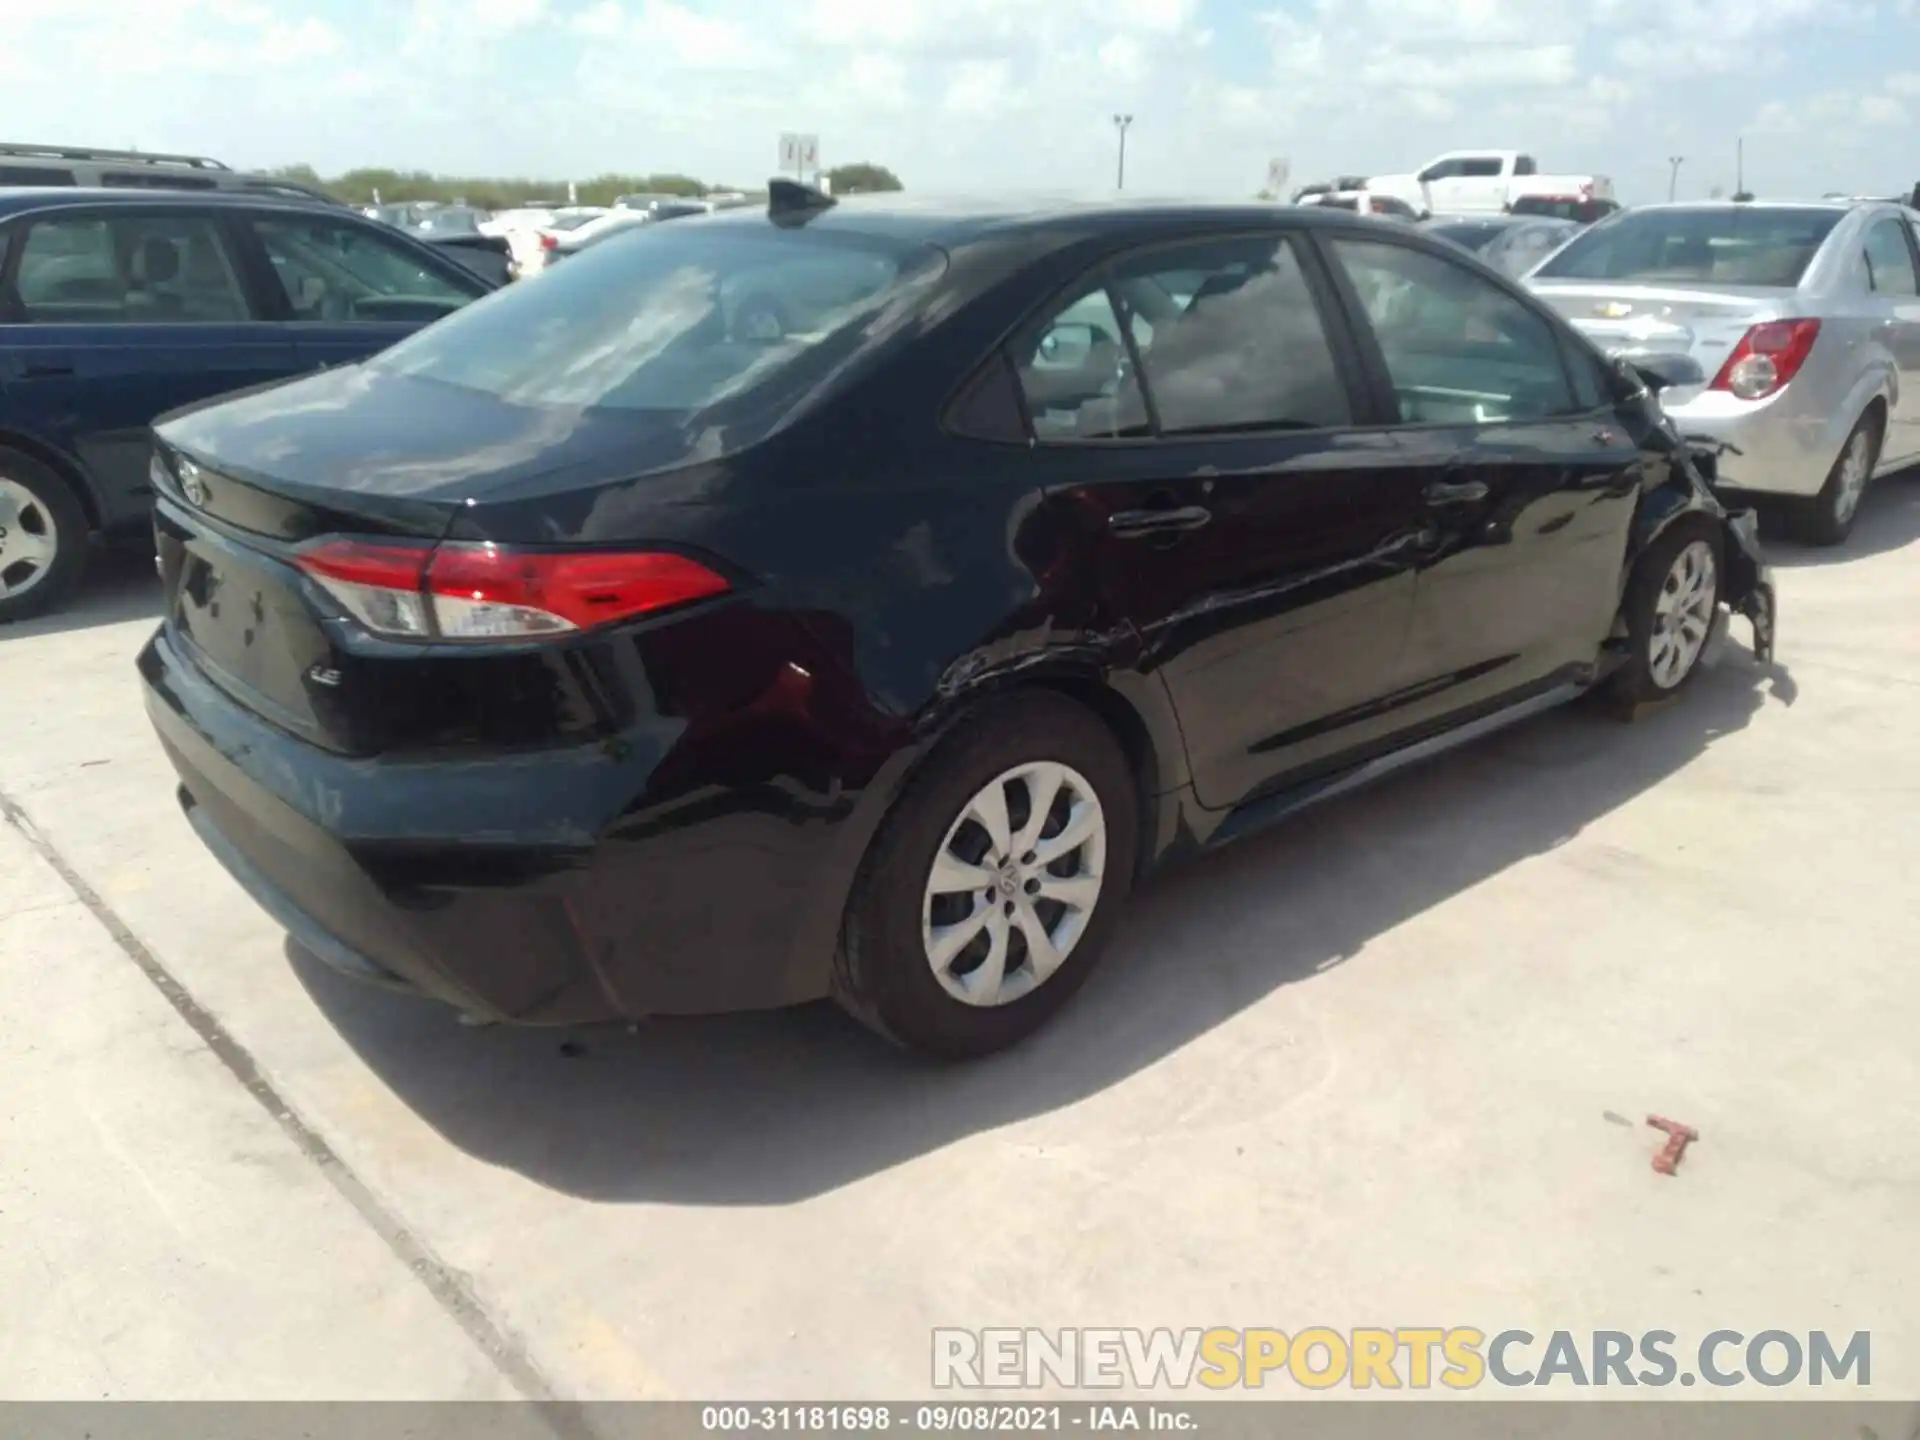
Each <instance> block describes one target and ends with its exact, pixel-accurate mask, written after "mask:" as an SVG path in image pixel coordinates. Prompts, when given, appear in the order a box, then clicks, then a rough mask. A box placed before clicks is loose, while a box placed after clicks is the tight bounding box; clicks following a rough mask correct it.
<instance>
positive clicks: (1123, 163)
mask: <svg viewBox="0 0 1920 1440" xmlns="http://www.w3.org/2000/svg"><path fill="white" fill-rule="evenodd" d="M1131 124H1133V116H1131V115H1116V116H1114V117H1113V128H1114V129H1116V130H1118V131H1119V132H1120V170H1119V173H1118V174H1117V175H1116V176H1115V177H1114V182H1113V188H1114V189H1116V190H1124V189H1126V188H1127V127H1128V126H1129V125H1131Z"/></svg>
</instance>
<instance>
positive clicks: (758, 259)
mask: <svg viewBox="0 0 1920 1440" xmlns="http://www.w3.org/2000/svg"><path fill="white" fill-rule="evenodd" d="M945 263H946V259H945V256H944V255H943V254H942V252H940V251H939V250H936V249H934V248H933V247H931V246H928V245H920V244H915V243H910V242H902V241H898V240H893V239H889V238H885V237H879V236H870V235H855V234H849V233H847V232H845V231H828V232H817V231H811V230H802V229H791V230H780V229H774V228H772V227H770V226H769V227H764V228H763V227H758V226H748V225H733V224H726V225H719V226H716V225H711V224H702V223H700V222H699V221H692V222H687V223H684V224H681V225H663V226H659V227H658V228H656V227H655V226H652V225H638V226H635V227H633V228H632V230H631V231H630V232H627V233H623V234H621V235H620V236H619V237H618V239H617V242H616V243H613V244H607V245H594V246H591V247H589V248H587V249H584V250H582V251H581V252H580V254H579V255H578V256H577V257H575V258H574V259H573V260H571V261H569V262H568V263H567V264H565V265H562V266H560V267H558V268H557V269H555V270H554V271H553V272H552V273H551V274H548V275H543V276H542V277H541V278H540V280H539V282H538V283H527V284H522V285H514V286H510V287H508V288H507V289H505V290H503V291H500V292H498V293H496V294H494V295H492V296H490V297H488V298H487V299H486V300H484V301H481V302H480V303H479V304H477V305H473V306H471V307H469V308H467V309H465V310H462V311H460V312H458V313H457V314H454V315H452V316H449V317H448V318H447V320H446V321H444V322H442V323H440V324H436V325H432V326H429V327H428V328H427V329H425V330H422V331H420V332H418V333H417V334H415V335H413V336H411V337H410V338H408V339H406V340H402V341H401V342H400V343H399V344H397V345H395V346H394V347H393V348H391V349H389V350H387V351H385V352H384V353H383V354H382V355H380V356H379V357H378V358H377V359H375V360H374V361H372V362H371V363H372V364H373V365H374V366H375V367H376V368H378V369H380V370H383V371H388V372H391V373H393V374H398V375H409V376H415V377H418V378H421V379H427V380H438V381H442V382H444V383H446V384H449V385H458V386H461V387H463V388H466V389H470V390H479V391H482V392H484V393H486V394H490V395H496V396H498V397H499V398H500V399H502V400H506V401H509V402H511V403H514V404H521V405H558V406H576V407H581V408H589V407H596V406H607V407H611V408H614V409H621V410H645V411H682V412H684V411H694V410H701V409H705V408H706V407H708V406H711V405H713V404H716V403H718V402H719V401H721V400H724V399H726V398H728V397H730V396H733V395H737V394H741V393H744V392H746V391H748V390H751V389H753V388H754V387H756V386H758V385H760V384H762V383H764V382H765V381H767V380H768V379H770V378H771V377H772V376H773V375H775V374H776V373H778V372H780V371H782V370H784V369H785V368H786V367H787V366H789V365H793V364H798V363H800V362H802V361H803V360H804V359H805V357H806V356H807V355H808V353H809V352H811V351H813V350H814V349H816V348H817V347H819V346H821V345H822V344H823V343H824V342H826V341H827V340H829V339H831V338H833V337H835V336H837V335H839V334H841V333H842V332H844V331H846V330H848V329H849V328H850V327H853V326H855V325H858V324H860V323H862V322H864V321H867V320H870V319H872V318H873V317H874V316H875V315H876V314H877V313H878V312H880V311H881V310H882V309H883V308H885V307H886V306H888V305H889V304H891V303H894V302H895V301H898V300H901V299H903V298H904V297H905V295H906V292H907V291H909V290H910V289H912V288H914V287H916V286H917V285H918V284H919V283H920V282H923V281H924V280H926V279H928V278H930V277H932V276H934V275H937V274H939V272H940V271H941V270H942V269H943V268H944V267H945Z"/></svg>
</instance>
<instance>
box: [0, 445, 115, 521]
mask: <svg viewBox="0 0 1920 1440" xmlns="http://www.w3.org/2000/svg"><path fill="white" fill-rule="evenodd" d="M0 450H18V451H19V452H20V453H21V454H22V455H25V456H27V457H28V458H29V459H33V460H38V461H39V462H40V463H41V464H42V465H44V466H46V467H47V469H49V470H51V471H52V472H53V473H54V474H55V475H58V476H59V477H60V479H61V480H62V481H63V482H65V484H66V487H67V488H68V489H69V490H71V491H72V492H73V498H74V499H75V500H76V501H78V502H79V504H80V510H81V513H82V514H84V515H85V516H86V517H87V524H88V526H90V527H91V528H92V529H95V530H98V529H99V528H100V507H99V505H98V504H97V503H96V502H95V501H94V498H93V487H92V486H90V485H88V484H87V482H86V480H85V479H84V478H83V477H82V476H81V474H80V472H79V471H78V470H76V469H75V468H74V466H73V462H72V461H70V460H68V459H67V457H66V456H64V455H62V454H61V453H60V452H59V451H58V450H55V449H54V448H53V447H51V446H49V445H42V444H41V443H40V442H39V441H38V440H34V439H31V438H29V437H28V436H25V435H21V434H19V433H17V432H16V431H12V430H0Z"/></svg>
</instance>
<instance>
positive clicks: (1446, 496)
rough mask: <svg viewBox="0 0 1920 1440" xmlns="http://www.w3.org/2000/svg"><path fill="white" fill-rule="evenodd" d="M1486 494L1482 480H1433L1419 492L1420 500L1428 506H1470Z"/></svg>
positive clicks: (1482, 498) (1485, 485)
mask: <svg viewBox="0 0 1920 1440" xmlns="http://www.w3.org/2000/svg"><path fill="white" fill-rule="evenodd" d="M1488 494H1489V491H1488V490H1487V482H1486V481H1484V480H1458V481H1449V480H1435V481H1434V482H1433V483H1432V484H1430V485H1428V486H1427V488H1426V489H1424V490H1422V491H1421V492H1420V498H1421V499H1423V500H1425V501H1426V502H1427V504H1429V505H1471V504H1473V503H1474V502H1476V501H1479V500H1484V499H1486V498H1487V495H1488Z"/></svg>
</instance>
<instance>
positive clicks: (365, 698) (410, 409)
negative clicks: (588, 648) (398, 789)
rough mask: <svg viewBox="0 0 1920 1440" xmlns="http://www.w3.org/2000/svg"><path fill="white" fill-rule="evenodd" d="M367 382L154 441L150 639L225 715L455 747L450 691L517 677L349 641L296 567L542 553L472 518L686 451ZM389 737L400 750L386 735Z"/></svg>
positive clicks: (414, 650) (645, 434) (349, 371)
mask: <svg viewBox="0 0 1920 1440" xmlns="http://www.w3.org/2000/svg"><path fill="white" fill-rule="evenodd" d="M371 378H372V377H371V376H370V375H369V373H368V372H366V371H365V370H364V368H363V367H344V368H342V369H340V370H335V371H329V372H326V373H324V374H322V375H318V376H315V377H313V378H311V379H308V380H305V381H300V382H296V383H295V384H292V385H280V386H275V387H273V388H271V389H270V390H261V391H258V392H251V393H247V394H243V395H241V396H238V397H228V398H226V399H225V400H223V401H219V402H214V403H211V404H208V405H204V406H199V407H193V408H190V409H187V410H182V411H177V412H175V413H173V414H171V415H168V416H165V417H163V418H162V419H161V420H160V421H159V422H157V423H156V425H155V427H154V430H155V436H156V442H157V443H156V462H155V465H154V467H153V468H154V473H153V476H152V480H153V484H154V486H155V489H156V491H157V493H158V497H159V504H158V505H157V506H156V509H155V522H154V528H155V542H156V547H157V552H158V557H159V568H160V573H161V578H162V581H163V584H164V588H165V605H166V623H167V624H168V626H169V627H170V628H171V630H172V632H173V633H174V635H175V636H176V637H177V638H178V639H180V640H181V641H182V642H184V648H185V649H186V651H187V653H188V654H189V655H191V656H192V658H193V659H194V661H195V662H196V664H198V666H199V667H200V669H201V670H202V671H203V672H204V673H205V674H206V675H207V676H208V677H209V678H210V679H211V680H213V681H214V682H215V683H216V684H218V685H219V686H220V687H221V688H222V689H224V690H225V691H226V692H227V693H228V694H229V695H230V696H231V697H232V698H233V699H234V700H236V701H237V702H238V703H240V704H241V705H243V706H245V707H246V708H248V709H250V710H252V711H254V712H255V713H256V714H259V715H262V716H264V717H265V718H267V719H268V720H270V721H272V722H273V723H275V724H276V725H278V726H280V727H281V728H282V729H285V730H288V731H290V732H292V733H294V734H296V735H299V736H300V737H301V738H303V739H306V740H308V741H310V742H311V743H314V744H317V745H320V746H323V747H325V748H327V749H331V750H335V751H338V752H342V753H352V754H359V753H373V752H376V751H378V750H381V749H383V748H387V747H388V746H390V745H392V744H395V743H400V742H401V741H408V742H413V743H421V742H424V741H428V740H431V739H432V738H433V737H434V736H435V734H436V733H448V734H450V733H452V731H454V730H458V729H459V727H460V724H461V723H462V722H461V714H462V713H463V712H464V713H465V714H466V715H468V716H471V714H473V713H474V711H475V710H476V709H478V708H480V697H478V696H466V695H464V694H463V691H462V686H463V684H464V683H465V681H464V680H463V678H462V677H463V676H467V675H468V674H469V672H472V674H471V678H472V679H473V680H474V682H475V683H476V684H477V683H481V681H482V680H483V679H484V677H482V676H480V675H479V674H478V671H477V670H476V669H475V667H476V666H479V665H485V664H488V663H508V664H512V663H516V662H490V661H488V660H485V659H483V658H481V657H480V656H478V655H475V656H473V658H471V659H469V658H466V657H465V656H458V655H454V656H449V655H446V654H445V653H444V648H443V649H442V651H441V653H440V654H438V655H436V656H435V657H434V660H433V663H432V665H431V667H423V665H422V663H421V662H422V660H423V658H424V657H423V656H422V655H421V653H420V650H419V647H411V648H409V649H408V650H407V651H405V652H399V651H397V650H396V648H395V647H393V646H391V645H389V646H384V647H383V646H380V645H368V644H365V643H348V640H349V631H350V627H348V626H346V625H345V624H344V622H342V621H341V620H340V618H339V617H341V616H342V615H344V613H345V612H344V611H343V610H342V609H341V607H340V605H339V603H338V601H337V600H335V599H334V598H333V597H332V596H330V595H328V594H327V593H326V591H325V590H324V589H323V588H322V587H320V586H319V585H318V584H317V583H315V582H314V581H313V580H311V579H309V578H308V577H307V576H305V575H303V574H302V573H301V572H300V571H299V570H298V569H297V568H296V566H295V564H294V560H295V556H296V554H297V552H298V551H299V549H300V548H301V547H302V546H303V545H304V544H306V543H307V542H309V541H312V540H315V539H317V538H319V537H321V536H327V535H352V536H372V537H381V538H386V539H392V540H411V541H415V542H419V543H424V544H429V545H430V544H433V543H436V542H438V541H440V540H442V539H444V538H446V537H447V535H448V532H449V530H450V529H451V528H453V527H454V526H455V524H456V522H457V523H458V524H459V526H460V531H461V534H462V535H463V536H465V537H467V538H486V539H498V540H540V539H547V538H550V537H547V536H543V535H519V534H497V533H489V518H488V517H489V516H490V515H499V514H501V513H503V512H502V510H501V509H499V508H491V509H490V507H489V506H488V504H487V503H486V502H488V501H489V500H492V499H503V500H508V501H512V500H515V499H520V498H524V497H526V496H529V495H532V494H537V493H538V492H539V491H541V490H543V489H545V488H546V487H548V486H554V485H564V484H566V483H568V480H567V477H568V476H569V475H570V474H572V473H573V472H576V471H579V470H581V469H583V468H584V469H588V470H590V471H591V472H592V474H593V475H594V476H596V477H605V476H608V475H610V474H612V475H618V474H629V475H630V474H634V473H637V472H643V471H645V470H646V469H649V468H654V467H658V466H663V465H671V464H673V463H674V462H676V461H683V460H685V459H687V458H688V454H689V448H690V441H689V439H688V437H687V433H686V431H685V429H684V428H683V427H681V426H679V425H675V424H671V423H668V422H666V421H664V420H659V419H652V418H649V417H647V416H645V415H643V414H637V413H629V414H623V415H605V414H602V415H595V414H594V413H592V412H587V411H579V410H571V409H562V408H558V407H549V408H545V409H530V408H525V407H519V406H514V405H510V404H507V403H506V402H504V401H502V400H500V399H498V398H496V397H493V396H489V395H485V394H481V393H479V392H477V391H469V390H463V389H461V388H459V387H457V386H452V385H446V384H443V383H440V382H437V381H428V380H416V379H409V378H406V377H400V376H393V375H381V376H379V377H378V383H377V384H376V383H369V381H370V379H371ZM615 456H617V460H615V459H613V458H610V457H615ZM513 508H514V507H513V506H512V505H510V504H509V505H508V506H506V507H504V509H505V511H507V512H511V511H512V510H513ZM524 508H525V507H522V509H523V510H524ZM527 663H534V662H527ZM428 668H430V669H431V670H432V672H433V673H432V674H431V675H429V674H428V673H427V669H428ZM496 680H497V677H496ZM443 711H444V712H445V714H444V715H442V712H443ZM436 717H438V718H436ZM403 723H404V725H405V726H406V733H405V735H401V734H399V733H397V732H396V731H395V730H394V729H393V727H394V726H395V725H397V724H403Z"/></svg>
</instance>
